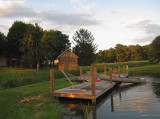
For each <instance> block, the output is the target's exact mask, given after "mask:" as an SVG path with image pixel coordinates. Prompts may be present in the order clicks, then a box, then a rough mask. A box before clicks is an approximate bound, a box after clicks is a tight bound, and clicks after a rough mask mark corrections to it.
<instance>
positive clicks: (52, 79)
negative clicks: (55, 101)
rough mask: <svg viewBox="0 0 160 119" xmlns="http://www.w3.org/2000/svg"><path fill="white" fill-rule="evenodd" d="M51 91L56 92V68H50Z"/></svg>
mask: <svg viewBox="0 0 160 119" xmlns="http://www.w3.org/2000/svg"><path fill="white" fill-rule="evenodd" d="M50 83H51V93H54V69H50Z"/></svg>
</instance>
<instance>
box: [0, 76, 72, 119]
mask: <svg viewBox="0 0 160 119" xmlns="http://www.w3.org/2000/svg"><path fill="white" fill-rule="evenodd" d="M70 85H71V84H70V83H69V82H67V81H65V80H63V79H57V80H56V81H55V86H56V87H55V89H59V88H64V87H67V86H70ZM0 97H1V98H0V119H22V118H23V119H45V118H47V119H51V118H52V119H59V118H61V116H62V111H61V108H60V106H59V104H58V101H56V100H53V98H52V95H51V94H50V82H49V81H45V82H40V83H36V84H32V85H27V86H21V87H16V88H11V89H4V90H1V91H0Z"/></svg>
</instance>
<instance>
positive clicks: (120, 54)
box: [115, 44, 130, 62]
mask: <svg viewBox="0 0 160 119" xmlns="http://www.w3.org/2000/svg"><path fill="white" fill-rule="evenodd" d="M115 52H116V60H117V62H125V61H129V60H130V50H129V48H128V47H127V46H124V45H122V44H117V45H116V47H115Z"/></svg>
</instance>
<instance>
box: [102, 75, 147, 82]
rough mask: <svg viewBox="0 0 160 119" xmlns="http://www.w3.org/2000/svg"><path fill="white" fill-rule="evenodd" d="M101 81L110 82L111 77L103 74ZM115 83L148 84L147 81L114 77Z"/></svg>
mask: <svg viewBox="0 0 160 119" xmlns="http://www.w3.org/2000/svg"><path fill="white" fill-rule="evenodd" d="M100 79H102V80H108V81H110V77H109V76H106V75H103V74H101V75H100ZM112 81H113V82H122V83H146V80H145V79H143V80H140V79H137V78H122V77H112Z"/></svg>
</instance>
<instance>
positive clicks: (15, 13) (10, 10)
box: [0, 1, 36, 18]
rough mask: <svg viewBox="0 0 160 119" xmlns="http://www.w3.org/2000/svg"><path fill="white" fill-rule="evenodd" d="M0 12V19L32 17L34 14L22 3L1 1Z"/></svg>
mask: <svg viewBox="0 0 160 119" xmlns="http://www.w3.org/2000/svg"><path fill="white" fill-rule="evenodd" d="M0 11H1V12H0V18H14V17H33V16H34V15H35V14H36V13H35V11H34V10H33V9H32V8H30V7H28V6H26V4H25V2H23V1H16V2H11V1H1V4H0Z"/></svg>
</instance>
